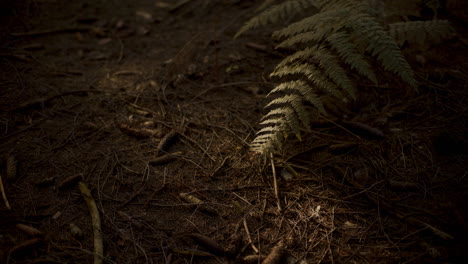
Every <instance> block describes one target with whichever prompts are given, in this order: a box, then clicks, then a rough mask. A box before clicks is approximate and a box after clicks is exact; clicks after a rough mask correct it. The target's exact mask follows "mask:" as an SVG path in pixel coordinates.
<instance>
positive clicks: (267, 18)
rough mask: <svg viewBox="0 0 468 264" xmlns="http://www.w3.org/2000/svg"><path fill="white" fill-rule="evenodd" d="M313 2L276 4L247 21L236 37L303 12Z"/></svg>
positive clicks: (302, 1) (293, 1)
mask: <svg viewBox="0 0 468 264" xmlns="http://www.w3.org/2000/svg"><path fill="white" fill-rule="evenodd" d="M313 2H314V1H313V0H290V1H286V2H283V3H281V4H278V5H274V6H272V7H270V8H268V9H266V10H265V11H263V12H262V13H260V14H259V15H257V16H255V17H253V18H252V19H250V20H249V21H247V23H245V25H244V26H243V27H242V28H241V29H240V30H239V31H238V32H237V33H236V35H235V36H234V38H237V37H239V36H240V35H242V34H243V33H245V32H246V31H248V30H252V29H255V28H259V27H261V26H265V25H268V24H275V23H278V22H280V21H285V20H287V19H288V18H290V17H292V16H294V15H296V14H298V13H300V12H302V11H303V10H304V9H306V8H308V7H310V6H312V5H313Z"/></svg>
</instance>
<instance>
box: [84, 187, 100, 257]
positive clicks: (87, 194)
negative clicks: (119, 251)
mask: <svg viewBox="0 0 468 264" xmlns="http://www.w3.org/2000/svg"><path fill="white" fill-rule="evenodd" d="M79 186H80V191H81V194H82V195H83V198H84V199H85V201H86V205H88V208H89V213H90V214H91V220H92V223H93V231H94V264H101V263H102V260H103V258H104V246H103V241H102V230H101V218H100V217H99V211H98V208H97V206H96V202H95V201H94V198H93V196H92V195H91V191H90V190H89V189H88V187H87V186H86V184H84V183H83V182H79Z"/></svg>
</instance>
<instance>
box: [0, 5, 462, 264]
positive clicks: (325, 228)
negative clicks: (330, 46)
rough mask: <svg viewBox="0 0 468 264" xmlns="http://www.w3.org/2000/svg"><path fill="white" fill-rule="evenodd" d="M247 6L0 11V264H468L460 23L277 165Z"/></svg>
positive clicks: (261, 52) (270, 53) (265, 61)
mask: <svg viewBox="0 0 468 264" xmlns="http://www.w3.org/2000/svg"><path fill="white" fill-rule="evenodd" d="M260 2H261V1H253V0H252V1H247V0H245V1H238V0H237V1H236V0H223V1H206V0H192V1H169V0H166V1H143V0H134V1H118V0H106V1H104V0H93V1H91V0H81V1H58V0H23V1H13V0H0V38H1V42H0V125H1V127H0V173H1V176H2V182H3V187H4V193H5V198H6V200H7V201H8V202H9V205H8V206H9V208H7V204H6V202H5V198H3V199H2V200H1V201H0V263H10V264H13V263H92V262H93V259H94V257H95V253H94V252H95V246H94V243H95V242H94V240H95V238H96V237H99V235H95V233H93V232H94V230H93V220H92V217H93V214H92V213H91V211H90V209H89V207H88V203H87V199H89V198H90V196H86V195H85V194H83V193H82V191H81V189H80V187H83V186H87V187H88V188H89V189H90V190H91V197H92V198H93V199H94V200H95V204H96V206H97V208H98V215H99V216H100V220H101V221H100V222H101V228H100V230H101V231H102V240H103V245H104V246H103V252H104V253H103V255H104V260H103V261H104V263H261V261H262V260H263V259H262V258H261V257H258V256H257V255H263V256H267V255H269V254H270V253H271V252H273V253H275V254H277V255H280V256H282V259H281V260H277V262H274V261H270V262H268V261H269V260H267V261H266V262H265V263H303V264H304V263H447V264H448V263H468V252H467V249H468V223H467V216H468V207H467V201H468V199H467V198H468V192H467V190H468V179H467V177H466V173H467V168H466V162H467V144H468V143H467V138H468V137H467V128H466V121H467V119H466V108H467V103H466V102H467V100H466V99H467V97H466V96H467V89H466V84H467V80H468V71H467V69H468V68H467V67H466V66H467V64H468V63H467V60H466V59H467V58H466V52H467V49H466V43H467V41H468V38H467V34H466V31H465V30H466V29H465V28H466V23H465V22H466V20H465V19H466V16H465V14H464V13H463V12H460V10H455V9H452V10H449V9H448V10H445V11H444V12H442V13H441V16H445V17H444V18H448V19H449V20H450V21H451V22H452V23H453V25H454V26H455V28H456V29H457V31H458V36H456V37H455V38H454V39H451V40H448V41H446V42H443V43H442V44H439V45H432V46H430V47H427V48H425V49H423V50H419V51H415V50H414V49H411V47H408V48H407V49H405V54H406V55H407V57H408V60H409V61H410V62H411V64H412V66H413V67H414V69H415V72H416V75H417V79H418V81H419V83H420V87H419V91H418V92H414V91H408V89H407V88H404V87H400V86H401V85H398V82H397V81H395V82H392V81H391V80H390V82H388V83H382V84H381V85H380V86H379V87H373V86H371V85H368V84H365V83H363V84H362V87H361V89H362V94H363V95H362V99H361V100H360V101H359V102H356V105H354V106H353V107H352V108H351V109H350V110H349V111H348V113H346V115H344V116H341V117H338V116H337V117H336V118H335V119H333V118H320V119H319V120H317V122H316V124H315V123H314V129H313V131H312V132H311V133H309V134H307V136H306V137H305V140H304V141H303V142H297V141H294V140H292V139H291V140H289V141H288V144H287V145H286V146H285V149H284V151H283V152H282V153H280V154H278V155H277V156H275V158H274V159H273V165H272V162H271V161H270V160H269V159H268V160H265V161H264V160H262V159H259V158H257V157H256V156H254V155H252V154H251V153H249V148H248V144H249V142H250V141H251V140H252V139H253V137H254V135H255V132H256V131H257V129H258V128H259V126H258V121H259V120H260V118H261V116H262V114H264V110H263V106H264V105H265V103H266V102H267V100H266V99H265V98H264V97H265V95H266V94H267V93H268V91H269V90H271V89H272V88H273V87H274V85H275V80H271V79H270V78H269V72H270V71H271V70H272V69H273V67H274V66H275V64H276V63H278V61H279V60H280V59H281V57H282V56H284V54H282V53H281V52H279V51H276V50H274V49H273V46H274V45H273V43H271V41H270V40H269V38H268V33H269V31H268V30H266V29H262V30H259V31H255V32H250V33H248V34H246V35H245V36H244V37H241V38H239V39H236V40H234V39H233V38H232V36H233V35H234V34H235V32H236V31H237V30H238V29H239V28H240V26H241V25H242V23H243V22H245V20H246V19H247V18H249V17H250V16H251V15H252V12H253V10H254V9H255V7H256V6H258V4H259V3H260ZM447 2H449V1H447ZM369 127H370V128H373V129H374V130H372V129H369ZM376 129H377V131H378V133H377V134H376V132H375V131H376ZM380 133H381V134H380ZM166 152H168V153H170V154H166ZM15 170H16V173H15ZM274 179H276V181H275V180H274ZM275 187H277V188H275ZM94 223H95V221H94ZM95 229H96V228H95ZM246 257H247V259H245V258H246ZM249 257H250V258H251V259H250V261H251V262H248V261H249V259H248V258H249ZM97 259H99V256H98V257H97ZM252 259H253V260H252Z"/></svg>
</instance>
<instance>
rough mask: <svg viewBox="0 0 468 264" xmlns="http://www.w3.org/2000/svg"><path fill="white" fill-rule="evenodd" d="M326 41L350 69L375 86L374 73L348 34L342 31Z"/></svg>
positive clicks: (330, 36)
mask: <svg viewBox="0 0 468 264" xmlns="http://www.w3.org/2000/svg"><path fill="white" fill-rule="evenodd" d="M327 41H328V43H329V44H330V46H331V47H332V48H333V49H334V50H335V51H336V52H337V53H338V54H339V56H340V58H342V59H343V61H344V62H345V63H346V64H348V65H349V67H350V68H351V69H354V70H356V71H357V72H358V73H359V74H361V75H362V76H365V77H367V78H368V79H369V80H371V81H372V82H373V83H375V84H377V77H376V76H375V73H374V71H372V68H371V66H370V64H369V63H368V62H367V61H366V59H365V58H364V56H363V55H362V54H360V53H359V52H358V50H357V48H356V47H355V45H354V43H353V41H352V40H351V36H350V35H349V34H348V33H346V32H344V31H342V32H337V33H334V34H331V35H329V36H328V37H327Z"/></svg>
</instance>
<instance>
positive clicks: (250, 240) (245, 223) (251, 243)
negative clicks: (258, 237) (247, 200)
mask: <svg viewBox="0 0 468 264" xmlns="http://www.w3.org/2000/svg"><path fill="white" fill-rule="evenodd" d="M243 222H244V229H245V233H246V234H247V239H248V240H249V244H250V246H251V247H252V249H253V251H255V253H258V252H260V251H259V250H258V248H257V247H256V246H255V245H254V243H253V241H252V236H250V231H249V226H248V225H247V220H245V217H244V219H243Z"/></svg>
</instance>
